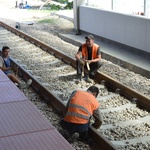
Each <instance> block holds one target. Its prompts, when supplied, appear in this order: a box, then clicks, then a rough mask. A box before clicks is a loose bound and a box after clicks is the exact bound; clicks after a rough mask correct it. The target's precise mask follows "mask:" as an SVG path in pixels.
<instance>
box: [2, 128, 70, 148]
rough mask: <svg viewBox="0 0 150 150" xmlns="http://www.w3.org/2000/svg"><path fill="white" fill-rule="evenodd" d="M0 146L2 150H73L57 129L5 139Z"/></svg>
mask: <svg viewBox="0 0 150 150" xmlns="http://www.w3.org/2000/svg"><path fill="white" fill-rule="evenodd" d="M0 146H1V149H2V150H73V147H72V146H71V145H70V144H69V143H68V142H67V141H66V140H65V139H64V138H63V137H62V136H61V135H60V133H59V132H58V131H57V130H56V129H54V130H48V131H41V132H34V133H29V134H22V135H16V136H9V137H4V138H1V139H0Z"/></svg>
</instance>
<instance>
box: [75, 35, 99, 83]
mask: <svg viewBox="0 0 150 150" xmlns="http://www.w3.org/2000/svg"><path fill="white" fill-rule="evenodd" d="M85 39H86V42H85V43H84V44H82V45H81V46H80V48H79V50H78V52H77V54H76V55H75V58H76V67H77V75H78V78H80V80H81V78H82V76H83V74H84V78H85V80H86V81H87V82H90V83H92V80H91V79H90V78H93V76H94V75H95V74H96V72H97V70H98V69H99V68H100V67H101V66H102V62H101V52H100V46H99V45H97V44H95V43H94V36H92V35H88V36H86V37H85ZM86 70H87V72H85V71H86Z"/></svg>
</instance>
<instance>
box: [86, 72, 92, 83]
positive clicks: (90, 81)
mask: <svg viewBox="0 0 150 150" xmlns="http://www.w3.org/2000/svg"><path fill="white" fill-rule="evenodd" d="M85 81H86V82H88V83H93V80H92V79H90V77H89V75H87V74H86V75H85Z"/></svg>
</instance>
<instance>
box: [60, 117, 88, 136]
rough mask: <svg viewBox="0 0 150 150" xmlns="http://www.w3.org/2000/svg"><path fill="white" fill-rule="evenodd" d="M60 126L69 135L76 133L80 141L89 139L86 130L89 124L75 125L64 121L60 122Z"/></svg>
mask: <svg viewBox="0 0 150 150" xmlns="http://www.w3.org/2000/svg"><path fill="white" fill-rule="evenodd" d="M60 125H61V126H62V128H63V129H65V130H67V131H68V132H69V133H70V134H73V133H75V132H78V133H79V134H80V138H81V139H87V138H89V134H88V130H89V126H90V122H87V123H86V124H75V123H71V122H66V121H64V119H62V120H61V121H60Z"/></svg>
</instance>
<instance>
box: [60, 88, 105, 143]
mask: <svg viewBox="0 0 150 150" xmlns="http://www.w3.org/2000/svg"><path fill="white" fill-rule="evenodd" d="M98 94H99V89H98V88H97V87H96V86H90V87H89V88H88V89H87V91H80V90H76V91H73V92H72V94H71V96H70V98H69V101H68V103H67V107H66V114H65V117H64V118H63V119H62V120H61V121H60V125H61V126H62V127H63V129H64V130H66V131H68V132H69V135H68V136H69V137H67V136H66V137H65V136H64V137H65V138H66V139H67V140H68V142H70V143H72V142H74V141H76V140H77V139H78V138H79V139H81V140H87V139H89V138H90V136H89V127H90V118H91V117H92V116H93V117H94V119H95V122H94V123H93V124H92V126H93V127H95V128H96V129H98V128H99V127H100V126H101V125H102V116H101V113H100V108H99V105H100V104H99V103H98V101H97V99H96V97H97V95H98Z"/></svg>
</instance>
